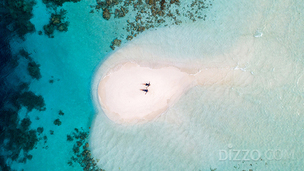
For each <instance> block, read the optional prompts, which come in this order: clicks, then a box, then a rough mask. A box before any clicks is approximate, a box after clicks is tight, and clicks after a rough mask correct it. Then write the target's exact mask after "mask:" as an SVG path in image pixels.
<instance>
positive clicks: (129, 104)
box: [98, 62, 252, 123]
mask: <svg viewBox="0 0 304 171" xmlns="http://www.w3.org/2000/svg"><path fill="white" fill-rule="evenodd" d="M242 76H243V78H244V79H240V78H242ZM234 78H238V79H237V80H236V79H234ZM251 79H252V77H251V75H250V73H248V72H244V71H242V70H238V69H231V68H220V69H218V68H217V69H213V68H209V69H204V70H201V71H199V72H198V73H196V74H188V73H186V72H182V71H181V70H180V69H179V68H177V67H173V66H164V67H158V68H151V67H145V66H140V65H139V64H136V63H131V62H127V63H124V64H123V65H119V66H116V67H114V68H112V70H110V71H109V72H108V74H107V75H106V76H105V77H103V78H102V79H101V81H100V83H99V85H98V99H99V103H100V104H101V106H102V109H103V110H104V112H105V114H106V115H107V116H108V118H110V119H111V120H113V121H114V122H116V123H138V122H146V121H150V120H153V119H155V118H157V117H158V116H160V115H161V114H162V113H164V112H165V111H166V110H167V109H168V108H169V107H170V106H172V105H174V103H175V102H176V101H177V100H178V99H179V98H180V97H181V96H182V95H183V94H184V93H185V92H186V91H187V90H188V89H189V88H191V87H193V86H195V85H198V84H199V85H210V84H213V85H214V84H227V82H231V83H234V84H235V83H236V84H237V83H240V84H248V83H249V82H250V81H251ZM149 82H150V83H151V85H150V86H149V87H148V92H147V93H145V92H144V91H142V90H141V89H146V86H145V85H143V84H144V83H149Z"/></svg>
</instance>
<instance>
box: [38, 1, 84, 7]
mask: <svg viewBox="0 0 304 171" xmlns="http://www.w3.org/2000/svg"><path fill="white" fill-rule="evenodd" d="M42 2H43V3H45V4H52V5H56V6H62V5H63V4H64V3H65V2H80V0H42Z"/></svg>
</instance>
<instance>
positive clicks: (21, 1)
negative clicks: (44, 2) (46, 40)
mask: <svg viewBox="0 0 304 171" xmlns="http://www.w3.org/2000/svg"><path fill="white" fill-rule="evenodd" d="M35 4H36V2H35V1H34V0H3V1H2V8H4V9H3V10H2V11H1V12H3V13H5V14H4V15H3V17H2V18H1V22H4V23H5V24H6V25H7V26H8V27H9V30H10V31H12V32H16V33H17V35H18V36H19V37H21V38H24V35H25V34H27V33H30V32H34V31H35V26H34V25H33V24H32V23H31V22H30V19H31V18H32V16H33V13H32V10H33V6H34V5H35Z"/></svg>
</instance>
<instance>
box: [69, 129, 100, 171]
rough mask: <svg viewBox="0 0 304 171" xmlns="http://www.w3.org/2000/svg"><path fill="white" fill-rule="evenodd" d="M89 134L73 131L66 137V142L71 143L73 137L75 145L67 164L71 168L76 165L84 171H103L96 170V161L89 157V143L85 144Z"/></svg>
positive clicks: (77, 130) (82, 131)
mask: <svg viewBox="0 0 304 171" xmlns="http://www.w3.org/2000/svg"><path fill="white" fill-rule="evenodd" d="M88 135H89V133H88V132H86V131H84V130H83V129H81V130H79V129H77V128H75V129H74V132H73V133H72V135H67V141H70V142H72V141H73V137H74V138H75V143H74V145H73V149H72V150H73V152H74V156H72V157H71V160H70V161H69V162H68V165H69V166H72V167H73V163H78V164H80V166H81V167H82V168H83V170H84V171H104V170H102V169H100V168H98V166H97V164H96V162H97V161H96V160H95V159H94V158H93V157H92V156H91V152H90V150H89V143H88V142H87V138H88Z"/></svg>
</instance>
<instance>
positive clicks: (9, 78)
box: [0, 0, 45, 171]
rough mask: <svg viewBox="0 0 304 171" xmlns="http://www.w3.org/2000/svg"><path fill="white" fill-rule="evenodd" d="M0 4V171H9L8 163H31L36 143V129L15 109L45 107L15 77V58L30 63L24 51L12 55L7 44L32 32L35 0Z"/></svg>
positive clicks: (33, 28)
mask: <svg viewBox="0 0 304 171" xmlns="http://www.w3.org/2000/svg"><path fill="white" fill-rule="evenodd" d="M0 2H1V5H0V10H1V13H0V16H1V21H0V32H1V34H0V57H1V58H0V78H1V79H0V147H1V153H0V170H4V171H8V170H12V169H11V168H10V164H11V162H22V163H25V162H26V161H27V160H31V159H32V158H33V156H32V155H31V154H29V152H30V150H32V149H33V148H34V147H35V145H36V144H37V142H38V141H39V140H38V135H37V131H36V129H31V123H32V122H31V120H30V119H29V117H28V115H26V117H25V118H23V119H21V118H19V115H18V112H19V110H20V109H21V107H22V106H24V107H26V108H27V109H28V111H30V110H33V109H38V110H44V109H45V104H44V99H43V98H42V97H41V96H39V95H36V94H35V93H33V92H31V91H29V82H30V80H27V81H26V80H22V78H20V77H18V76H17V74H18V71H16V67H17V66H18V65H19V59H21V58H25V59H26V60H28V61H29V62H33V59H32V58H31V56H30V54H29V53H28V52H26V51H25V50H24V49H22V50H20V52H19V54H17V55H13V54H12V52H11V47H10V43H9V41H10V40H11V39H13V38H14V39H19V38H21V39H22V40H24V38H25V35H26V34H27V33H31V32H34V31H35V27H34V25H33V24H32V23H31V22H30V19H31V18H32V15H33V14H32V9H33V6H34V5H35V1H33V0H0ZM36 65H39V64H37V63H36ZM26 69H27V68H24V70H26ZM31 69H32V68H31ZM35 74H36V75H40V72H39V71H38V70H36V71H35ZM37 78H38V77H37ZM3 152H5V153H3Z"/></svg>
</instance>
